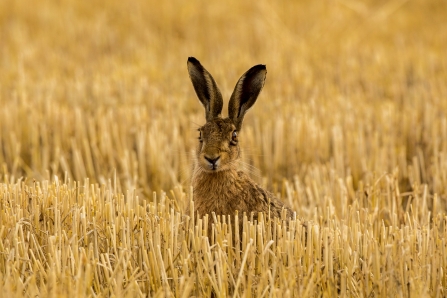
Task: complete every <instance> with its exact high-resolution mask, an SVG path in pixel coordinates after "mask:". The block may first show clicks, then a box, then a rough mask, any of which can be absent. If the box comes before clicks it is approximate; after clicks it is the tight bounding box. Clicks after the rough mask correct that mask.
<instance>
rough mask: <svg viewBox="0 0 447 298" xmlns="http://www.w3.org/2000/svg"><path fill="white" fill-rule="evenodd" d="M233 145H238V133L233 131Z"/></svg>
mask: <svg viewBox="0 0 447 298" xmlns="http://www.w3.org/2000/svg"><path fill="white" fill-rule="evenodd" d="M230 144H231V145H233V146H236V145H237V131H236V130H235V131H233V133H232V134H231V142H230Z"/></svg>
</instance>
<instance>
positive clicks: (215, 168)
mask: <svg viewBox="0 0 447 298" xmlns="http://www.w3.org/2000/svg"><path fill="white" fill-rule="evenodd" d="M188 72H189V76H190V78H191V81H192V84H193V86H194V90H195V91H196V93H197V96H198V98H199V100H200V101H201V102H202V105H203V106H204V107H205V115H206V123H205V125H203V126H202V127H200V128H199V144H198V148H197V156H196V164H195V166H194V170H193V175H192V186H193V191H194V212H195V213H196V214H197V213H199V215H200V216H204V215H205V214H211V213H212V212H215V213H216V214H217V215H225V216H226V215H234V214H235V212H236V210H237V211H238V212H239V214H242V213H243V212H246V214H247V215H250V214H251V212H253V213H254V215H255V218H256V217H257V215H258V213H259V212H264V213H265V215H266V216H270V217H271V218H273V217H279V218H280V217H281V215H282V213H284V214H285V215H286V217H287V218H292V217H293V212H292V210H291V209H290V208H289V207H287V206H286V205H285V204H284V203H283V202H281V201H280V200H279V199H277V198H275V196H274V195H273V194H272V193H270V192H268V191H266V190H264V189H263V188H261V187H260V186H259V185H257V184H256V183H255V182H254V181H253V180H252V179H251V178H250V177H249V176H248V175H247V174H245V173H244V172H242V171H239V170H238V161H239V157H240V148H239V144H238V138H239V132H240V130H241V126H242V120H243V119H244V115H245V113H246V112H247V111H248V109H250V107H251V106H253V104H254V103H255V102H256V99H257V98H258V95H259V93H260V92H261V90H262V87H263V86H264V81H265V77H266V74H267V69H266V67H265V65H256V66H253V67H252V68H250V69H249V70H248V71H247V72H246V73H244V74H243V75H242V77H241V78H240V79H239V81H238V82H237V84H236V87H235V88H234V91H233V94H232V95H231V98H230V102H229V105H228V118H223V117H222V115H221V112H222V105H223V100H222V95H221V93H220V91H219V88H218V87H217V85H216V82H215V81H214V79H213V77H212V76H211V74H210V73H209V72H208V71H207V70H206V69H205V68H204V67H203V66H202V65H201V64H200V62H199V61H198V60H197V59H196V58H193V57H190V58H188ZM283 210H284V211H283Z"/></svg>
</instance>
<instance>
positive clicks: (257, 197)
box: [238, 171, 293, 217]
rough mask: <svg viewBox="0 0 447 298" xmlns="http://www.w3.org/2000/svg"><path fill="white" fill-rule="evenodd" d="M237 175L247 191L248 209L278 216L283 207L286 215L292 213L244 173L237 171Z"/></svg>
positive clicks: (288, 215) (289, 215)
mask: <svg viewBox="0 0 447 298" xmlns="http://www.w3.org/2000/svg"><path fill="white" fill-rule="evenodd" d="M238 177H239V179H240V181H242V183H241V184H243V185H244V186H245V187H244V188H245V190H246V191H247V192H248V195H247V200H246V204H247V207H248V209H249V210H251V211H253V212H265V213H267V212H268V213H270V214H271V215H273V216H276V217H280V216H281V212H282V210H283V209H286V212H287V217H291V216H292V215H293V212H292V210H291V209H290V208H289V207H288V206H287V205H286V204H284V203H283V202H282V201H281V200H280V199H278V198H277V197H276V196H275V195H274V194H273V193H272V192H270V191H268V190H266V189H264V188H262V187H261V186H260V185H259V184H257V183H256V182H255V181H253V180H252V179H251V178H250V177H249V176H248V175H247V174H246V173H244V172H242V171H239V172H238Z"/></svg>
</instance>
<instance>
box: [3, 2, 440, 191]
mask: <svg viewBox="0 0 447 298" xmlns="http://www.w3.org/2000/svg"><path fill="white" fill-rule="evenodd" d="M446 11H447V2H446V1H441V0H409V1H405V0H392V1H376V0H375V1H367V0H365V1H351V0H337V1H335V0H323V1H265V0H259V1H239V0H238V1H236V0H230V1H225V2H223V1H220V2H210V1H202V0H194V1H188V2H185V1H142V0H141V1H140V0H135V1H117V0H110V1H76V0H62V1H49V0H43V1H38V2H32V1H22V0H14V1H12V0H3V1H1V2H0V164H1V165H2V168H1V173H2V175H3V177H4V180H11V181H12V180H13V179H18V178H20V177H23V179H24V180H27V181H31V179H39V180H41V179H53V177H54V175H58V176H59V179H65V180H68V179H70V180H75V181H83V180H84V179H85V178H89V179H90V182H98V183H107V180H108V179H111V178H112V177H113V176H114V175H115V174H116V176H117V177H118V178H119V181H120V185H121V188H122V190H123V191H125V190H127V189H136V190H137V192H138V194H139V195H140V196H142V197H151V192H152V191H159V190H161V189H163V190H165V191H168V190H170V189H172V188H173V187H175V186H177V185H183V187H189V174H190V171H191V167H192V156H193V154H192V152H193V150H194V148H195V146H196V142H197V140H196V138H197V132H196V129H197V128H198V127H199V126H200V125H202V124H203V123H204V120H205V119H204V111H203V108H202V106H201V104H200V102H199V101H198V100H197V98H196V95H195V93H194V90H193V88H192V85H191V82H190V80H189V77H188V73H187V70H186V60H187V58H188V57H189V56H194V57H196V58H197V59H199V60H200V61H201V62H202V64H203V65H204V66H205V67H206V68H207V69H208V70H209V72H210V73H211V74H212V75H213V76H214V78H215V80H216V82H217V84H218V85H219V86H220V89H221V92H222V94H223V96H224V99H225V100H228V99H229V96H230V95H231V92H232V91H233V88H234V85H235V83H236V81H237V79H238V78H239V77H240V76H241V75H242V73H244V72H245V71H246V70H247V69H248V68H250V67H251V66H253V65H255V64H260V63H262V64H266V65H267V71H268V74H267V81H266V85H265V87H264V90H263V92H262V93H261V95H260V97H259V99H258V101H257V103H256V105H255V106H254V107H253V108H252V109H251V110H250V111H249V112H248V114H247V115H246V117H245V121H244V127H243V131H242V132H241V137H240V138H241V142H240V143H241V146H242V147H243V149H244V160H245V161H246V162H247V163H248V164H250V165H253V166H254V167H256V168H257V170H250V171H251V172H252V174H253V176H254V178H255V179H257V181H259V182H260V183H263V184H266V185H268V186H269V187H273V188H274V189H275V190H277V189H279V186H280V185H281V183H283V181H285V180H284V179H287V180H288V181H292V182H293V183H295V185H296V187H297V188H299V187H303V188H305V189H306V188H307V189H312V191H314V192H317V193H319V194H320V195H328V194H330V193H331V191H333V184H334V181H336V180H337V179H342V180H343V181H347V184H348V188H349V189H351V190H352V191H354V192H355V191H357V190H359V189H361V188H362V187H363V186H364V185H369V184H373V183H376V181H377V180H376V179H378V178H379V177H381V176H382V175H384V174H385V173H393V175H396V176H398V178H399V182H400V184H399V185H400V188H401V191H402V192H405V191H412V190H414V189H415V187H417V186H418V185H421V184H427V185H428V189H429V191H430V193H437V194H439V195H440V198H445V196H446V195H447V188H446V185H447V120H446V112H447V98H446V97H447V84H446V82H447V59H446V48H447V18H446ZM226 106H227V105H226V103H225V106H224V109H225V110H224V111H225V112H224V115H226ZM278 185H279V186H278ZM304 193H306V192H304Z"/></svg>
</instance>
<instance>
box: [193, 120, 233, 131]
mask: <svg viewBox="0 0 447 298" xmlns="http://www.w3.org/2000/svg"><path fill="white" fill-rule="evenodd" d="M235 129H236V126H235V125H234V124H233V122H232V121H231V120H230V119H228V118H226V119H220V118H217V119H214V120H213V121H209V122H207V123H206V124H205V125H204V126H202V128H201V130H202V131H203V132H204V133H209V134H227V133H229V132H232V131H233V130H235Z"/></svg>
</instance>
